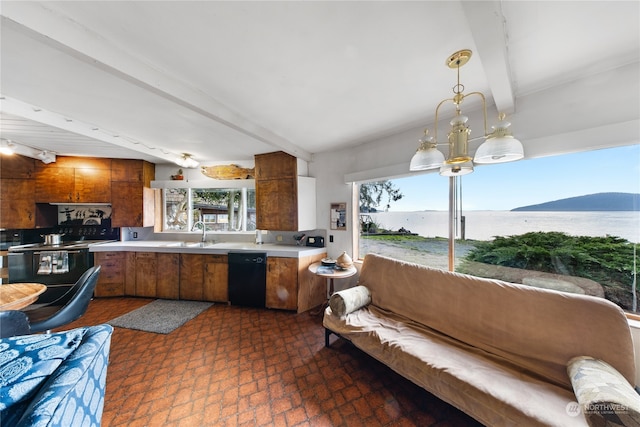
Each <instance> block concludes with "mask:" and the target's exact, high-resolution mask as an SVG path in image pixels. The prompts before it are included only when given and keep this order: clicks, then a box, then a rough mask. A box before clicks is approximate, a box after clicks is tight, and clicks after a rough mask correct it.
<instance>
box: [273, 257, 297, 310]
mask: <svg viewBox="0 0 640 427" xmlns="http://www.w3.org/2000/svg"><path fill="white" fill-rule="evenodd" d="M265 300H266V301H265V302H266V306H267V308H280V309H284V310H297V308H298V258H280V257H267V289H266V296H265Z"/></svg>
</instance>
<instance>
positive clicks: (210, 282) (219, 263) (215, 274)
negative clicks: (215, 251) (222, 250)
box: [203, 255, 229, 302]
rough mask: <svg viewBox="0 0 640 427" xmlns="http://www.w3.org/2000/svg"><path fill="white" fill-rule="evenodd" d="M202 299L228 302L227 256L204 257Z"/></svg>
mask: <svg viewBox="0 0 640 427" xmlns="http://www.w3.org/2000/svg"><path fill="white" fill-rule="evenodd" d="M203 280H204V282H203V285H204V287H203V299H204V300H205V301H216V302H228V301H229V265H228V256H227V255H205V256H204V279H203Z"/></svg>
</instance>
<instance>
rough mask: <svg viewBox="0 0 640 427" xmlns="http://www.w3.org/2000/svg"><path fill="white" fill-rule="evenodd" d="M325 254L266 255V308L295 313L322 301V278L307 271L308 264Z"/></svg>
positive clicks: (324, 288) (323, 295)
mask: <svg viewBox="0 0 640 427" xmlns="http://www.w3.org/2000/svg"><path fill="white" fill-rule="evenodd" d="M326 256H327V254H326V253H323V254H318V255H313V256H308V257H302V258H280V257H267V289H266V291H267V292H266V306H267V308H278V309H282V310H295V311H297V312H298V313H302V312H304V311H307V310H309V309H310V308H313V307H316V306H318V305H320V304H322V303H324V302H325V300H326V284H325V283H326V282H325V279H324V278H322V277H319V276H316V275H315V274H313V273H311V272H310V271H309V266H310V265H311V264H313V263H314V262H318V261H320V260H321V259H322V258H325V257H326Z"/></svg>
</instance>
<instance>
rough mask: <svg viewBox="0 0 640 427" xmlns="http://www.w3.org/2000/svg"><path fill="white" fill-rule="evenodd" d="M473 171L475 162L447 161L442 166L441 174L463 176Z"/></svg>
mask: <svg viewBox="0 0 640 427" xmlns="http://www.w3.org/2000/svg"><path fill="white" fill-rule="evenodd" d="M471 172H473V163H472V162H466V163H453V164H448V163H445V164H443V165H442V166H441V167H440V175H441V176H462V175H468V174H470V173H471Z"/></svg>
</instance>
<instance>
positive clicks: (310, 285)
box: [298, 252, 327, 313]
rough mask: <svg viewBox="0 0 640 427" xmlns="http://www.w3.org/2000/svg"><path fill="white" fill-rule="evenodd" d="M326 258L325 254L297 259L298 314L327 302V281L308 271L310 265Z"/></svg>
mask: <svg viewBox="0 0 640 427" xmlns="http://www.w3.org/2000/svg"><path fill="white" fill-rule="evenodd" d="M326 257H327V254H326V252H325V253H321V254H317V255H310V256H306V257H301V258H299V259H298V313H302V312H304V311H307V310H309V309H311V308H313V307H317V306H319V305H320V304H324V303H325V302H326V301H327V279H326V278H324V277H321V276H318V275H316V274H314V273H312V272H310V271H309V266H310V265H311V264H313V263H315V262H319V261H321V260H322V259H323V258H326Z"/></svg>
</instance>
